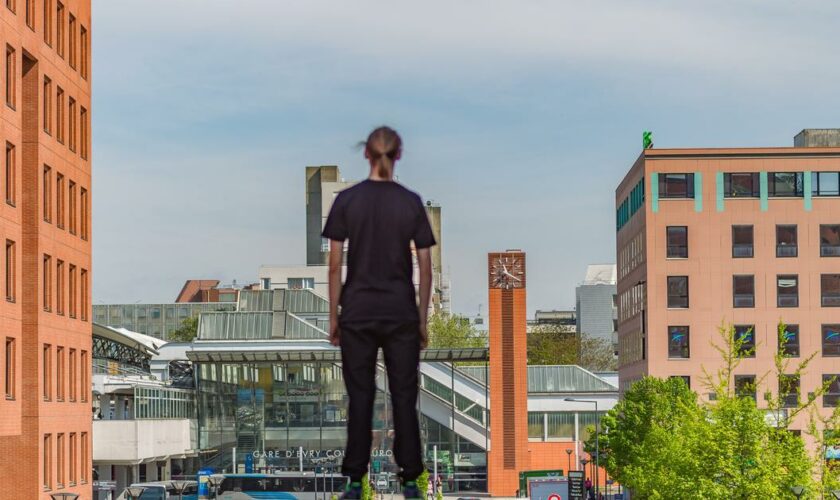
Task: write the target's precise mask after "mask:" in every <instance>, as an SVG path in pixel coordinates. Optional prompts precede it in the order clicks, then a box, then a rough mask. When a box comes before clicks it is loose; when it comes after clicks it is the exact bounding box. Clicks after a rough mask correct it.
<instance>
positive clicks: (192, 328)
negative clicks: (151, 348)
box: [167, 316, 198, 342]
mask: <svg viewBox="0 0 840 500" xmlns="http://www.w3.org/2000/svg"><path fill="white" fill-rule="evenodd" d="M196 335H198V316H190V317H189V318H186V319H184V321H183V322H181V326H179V327H178V329H177V330H173V331H172V332H170V333H169V338H168V339H167V340H169V341H170V342H192V341H193V339H194V338H195V337H196Z"/></svg>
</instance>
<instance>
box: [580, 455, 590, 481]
mask: <svg viewBox="0 0 840 500" xmlns="http://www.w3.org/2000/svg"><path fill="white" fill-rule="evenodd" d="M588 463H589V460H587V459H585V458H581V459H580V468H581V469H583V478H584V479H586V464H588Z"/></svg>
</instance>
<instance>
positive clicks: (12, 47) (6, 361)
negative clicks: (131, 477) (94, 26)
mask: <svg viewBox="0 0 840 500" xmlns="http://www.w3.org/2000/svg"><path fill="white" fill-rule="evenodd" d="M90 26H91V17H90V1H89V0H64V1H59V0H37V1H36V0H7V1H6V2H4V4H2V5H0V36H2V40H3V42H4V46H5V53H4V55H5V59H4V65H3V71H2V73H1V74H2V79H3V88H2V90H0V92H2V94H3V97H2V98H3V100H4V104H2V105H0V134H1V135H2V140H3V142H4V144H5V156H4V158H3V168H2V169H0V181H1V182H0V186H2V192H3V199H2V201H0V231H2V236H0V238H2V239H3V240H5V241H4V247H3V248H4V251H5V254H4V259H3V261H2V264H1V265H0V274H2V287H3V290H4V297H5V300H2V301H0V324H2V326H3V328H2V332H0V341H2V345H3V350H2V351H0V386H2V387H3V389H4V395H3V397H2V398H0V498H15V499H17V498H21V499H23V498H25V499H38V498H40V499H48V498H50V495H51V494H54V493H61V492H67V493H76V494H78V495H79V498H84V499H87V498H90V497H91V490H92V488H91V485H92V477H91V449H92V447H91V409H90V408H91V401H90V393H91V391H90V369H91V324H90V321H89V319H90V280H91V247H90V237H91V231H90V227H91V225H90V220H91V217H90V206H91V205H90V204H91V163H90V158H91V157H90V151H91V146H90V144H91V142H90V141H91V138H90V135H91V134H90V102H91V100H90V95H91V86H90V33H91V31H90Z"/></svg>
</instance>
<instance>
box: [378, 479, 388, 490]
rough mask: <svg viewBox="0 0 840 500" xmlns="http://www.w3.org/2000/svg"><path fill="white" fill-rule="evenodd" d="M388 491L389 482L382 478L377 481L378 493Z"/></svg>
mask: <svg viewBox="0 0 840 500" xmlns="http://www.w3.org/2000/svg"><path fill="white" fill-rule="evenodd" d="M387 489H388V480H387V479H385V478H384V477H380V478H379V479H377V480H376V490H377V491H385V490H387Z"/></svg>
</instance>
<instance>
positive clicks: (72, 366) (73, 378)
mask: <svg viewBox="0 0 840 500" xmlns="http://www.w3.org/2000/svg"><path fill="white" fill-rule="evenodd" d="M77 380H78V379H77V378H76V350H75V349H70V374H69V375H68V377H67V383H68V385H69V386H70V401H75V400H76V386H77V385H78V384H77Z"/></svg>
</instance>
